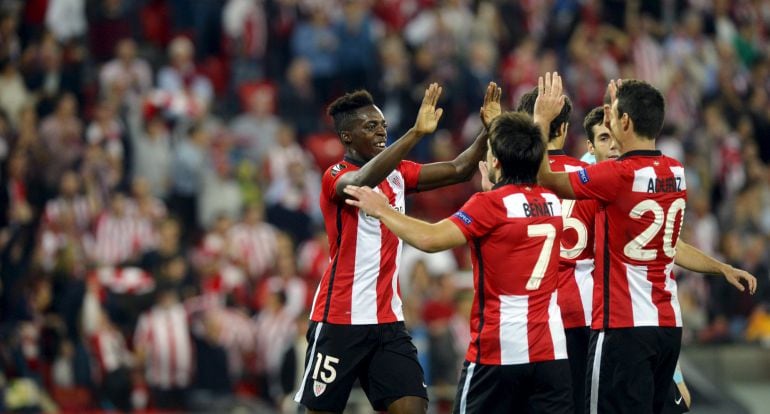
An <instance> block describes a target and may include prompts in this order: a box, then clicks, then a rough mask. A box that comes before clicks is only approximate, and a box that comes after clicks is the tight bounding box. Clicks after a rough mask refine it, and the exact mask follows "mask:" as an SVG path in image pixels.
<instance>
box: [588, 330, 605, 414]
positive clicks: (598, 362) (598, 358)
mask: <svg viewBox="0 0 770 414" xmlns="http://www.w3.org/2000/svg"><path fill="white" fill-rule="evenodd" d="M603 344H604V331H602V332H599V337H598V338H597V340H596V350H595V351H594V365H593V368H592V369H591V405H590V414H597V413H598V409H599V408H598V407H597V405H598V403H599V369H600V368H601V366H602V348H603V346H602V345H603Z"/></svg>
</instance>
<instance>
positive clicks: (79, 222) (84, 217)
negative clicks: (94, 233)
mask: <svg viewBox="0 0 770 414" xmlns="http://www.w3.org/2000/svg"><path fill="white" fill-rule="evenodd" d="M94 216H95V212H94V209H93V208H92V205H91V202H90V201H89V200H88V197H84V196H77V197H73V198H71V199H69V198H65V197H58V198H56V199H53V200H50V201H48V202H47V203H46V205H45V213H44V215H43V223H44V225H45V226H46V227H54V228H57V229H59V228H60V227H58V226H57V225H59V224H61V222H62V221H63V220H70V219H71V220H72V221H73V222H74V224H75V228H77V229H78V231H81V232H85V231H87V230H88V229H89V228H90V227H91V220H93V218H94Z"/></svg>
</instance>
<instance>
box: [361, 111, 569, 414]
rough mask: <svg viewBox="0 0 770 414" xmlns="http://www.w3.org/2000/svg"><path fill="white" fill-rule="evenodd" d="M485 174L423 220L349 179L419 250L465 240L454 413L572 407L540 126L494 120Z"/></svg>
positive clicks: (554, 204)
mask: <svg viewBox="0 0 770 414" xmlns="http://www.w3.org/2000/svg"><path fill="white" fill-rule="evenodd" d="M489 143H490V149H489V151H488V152H487V165H488V166H489V181H491V182H493V183H496V184H495V186H494V187H493V188H492V189H491V190H489V191H486V192H482V193H477V194H475V195H474V196H473V197H471V198H470V200H468V202H466V203H465V205H463V206H462V207H461V208H460V210H459V211H458V212H457V213H455V214H454V215H453V216H451V217H449V218H448V219H444V220H442V221H440V222H438V223H435V224H429V223H425V222H422V221H419V220H416V219H413V218H411V217H408V216H405V215H403V214H401V213H399V212H395V211H393V210H392V209H390V208H388V207H387V203H386V201H385V199H384V198H383V197H382V196H381V195H380V194H377V193H375V192H373V191H372V190H371V189H369V188H366V187H348V189H346V192H347V193H348V194H349V195H350V196H351V197H353V198H354V199H350V200H348V203H349V204H353V205H355V206H358V207H359V208H360V209H361V210H363V211H365V212H366V213H367V214H369V215H371V216H373V217H377V218H379V219H380V221H381V222H382V223H383V224H384V225H385V226H387V227H388V228H389V229H391V231H393V232H394V233H395V234H396V235H398V236H399V237H400V238H402V239H403V240H404V241H406V242H407V243H409V244H411V245H413V246H415V247H417V248H419V249H421V250H425V251H438V250H444V249H448V248H452V247H455V246H460V245H463V244H466V243H468V244H470V247H471V259H472V262H473V284H474V288H475V296H474V301H473V308H472V310H471V342H470V345H469V347H468V352H467V353H466V356H465V363H464V367H463V371H462V374H461V377H460V382H459V384H458V390H457V396H456V398H455V406H454V412H455V413H462V414H465V413H503V412H531V413H556V414H558V413H572V412H573V409H572V407H573V402H572V390H571V386H570V384H571V379H570V369H569V363H568V361H567V348H566V340H565V337H564V327H563V324H562V320H561V314H560V311H559V306H558V304H557V302H556V283H557V269H558V264H559V240H560V237H561V233H562V218H561V204H560V203H559V199H558V198H557V197H556V195H554V194H553V193H552V192H551V191H549V190H547V189H545V188H543V187H540V186H538V185H537V183H536V180H537V179H536V177H537V169H538V166H539V163H540V159H541V158H542V156H543V153H544V147H545V146H544V145H543V143H542V142H541V141H540V130H539V129H538V128H537V126H536V125H535V124H534V123H533V122H532V118H530V117H529V116H528V115H526V114H523V113H505V114H502V115H500V116H498V117H497V118H495V120H494V121H493V122H492V123H491V125H490V128H489Z"/></svg>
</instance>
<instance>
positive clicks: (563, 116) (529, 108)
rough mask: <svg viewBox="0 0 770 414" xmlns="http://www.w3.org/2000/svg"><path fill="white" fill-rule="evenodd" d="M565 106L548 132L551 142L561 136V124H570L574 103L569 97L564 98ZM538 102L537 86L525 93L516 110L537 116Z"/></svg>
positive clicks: (552, 122)
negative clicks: (536, 104)
mask: <svg viewBox="0 0 770 414" xmlns="http://www.w3.org/2000/svg"><path fill="white" fill-rule="evenodd" d="M564 98H565V99H564V106H563V107H562V108H561V112H559V115H558V116H557V117H556V118H554V120H553V121H551V125H550V127H549V131H548V140H549V141H551V140H553V139H554V138H556V137H557V136H559V128H561V124H564V123H566V122H569V115H570V114H571V113H572V101H570V100H569V98H568V97H566V96H565V97H564ZM536 100H537V86H535V88H534V89H532V90H531V91H529V92H527V93H525V94H524V95H522V96H521V98H520V99H519V107H518V108H516V110H517V111H519V112H525V113H527V114H528V115H529V116H535V101H536Z"/></svg>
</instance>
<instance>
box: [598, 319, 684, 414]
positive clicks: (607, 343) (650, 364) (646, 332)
mask: <svg viewBox="0 0 770 414" xmlns="http://www.w3.org/2000/svg"><path fill="white" fill-rule="evenodd" d="M681 345H682V329H681V328H660V327H654V326H650V327H638V328H624V329H605V330H603V331H593V332H591V342H590V346H589V348H590V350H589V355H588V378H589V379H590V387H588V398H587V401H586V412H587V413H645V414H647V413H660V412H662V410H663V405H664V403H665V402H666V398H668V395H669V387H670V386H671V382H672V378H673V377H674V370H675V369H676V361H677V360H678V359H679V349H680V348H681Z"/></svg>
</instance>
